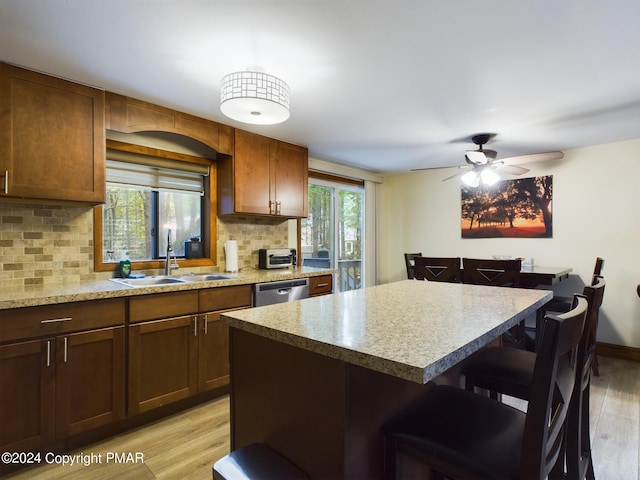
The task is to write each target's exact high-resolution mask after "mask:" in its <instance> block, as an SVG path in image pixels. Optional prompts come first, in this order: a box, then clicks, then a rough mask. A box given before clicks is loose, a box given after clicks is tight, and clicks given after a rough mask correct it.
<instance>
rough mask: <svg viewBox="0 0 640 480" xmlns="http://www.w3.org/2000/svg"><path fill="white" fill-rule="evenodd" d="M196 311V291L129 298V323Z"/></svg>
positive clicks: (177, 315) (189, 313)
mask: <svg viewBox="0 0 640 480" xmlns="http://www.w3.org/2000/svg"><path fill="white" fill-rule="evenodd" d="M193 313H198V292H197V291H189V292H171V293H158V294H152V295H141V296H139V297H132V298H131V299H130V300H129V321H130V322H131V323H135V322H142V321H145V320H155V319H158V318H168V317H179V316H181V315H191V314H193Z"/></svg>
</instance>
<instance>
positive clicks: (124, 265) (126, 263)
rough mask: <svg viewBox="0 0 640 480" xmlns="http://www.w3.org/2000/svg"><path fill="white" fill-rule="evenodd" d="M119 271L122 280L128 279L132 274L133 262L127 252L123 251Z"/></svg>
mask: <svg viewBox="0 0 640 480" xmlns="http://www.w3.org/2000/svg"><path fill="white" fill-rule="evenodd" d="M119 271H120V276H121V277H122V278H127V277H128V276H129V275H130V274H131V261H130V260H129V252H128V251H127V250H122V253H121V254H120V265H119Z"/></svg>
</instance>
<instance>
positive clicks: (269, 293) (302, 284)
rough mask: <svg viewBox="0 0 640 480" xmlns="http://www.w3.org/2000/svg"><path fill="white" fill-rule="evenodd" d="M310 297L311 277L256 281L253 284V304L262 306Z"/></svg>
mask: <svg viewBox="0 0 640 480" xmlns="http://www.w3.org/2000/svg"><path fill="white" fill-rule="evenodd" d="M308 297H309V279H308V278H298V279H295V280H281V281H278V282H264V283H256V284H255V285H254V286H253V306H254V307H262V306H264V305H273V304H274V303H284V302H293V301H294V300H300V299H302V298H308Z"/></svg>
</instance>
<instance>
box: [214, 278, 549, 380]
mask: <svg viewBox="0 0 640 480" xmlns="http://www.w3.org/2000/svg"><path fill="white" fill-rule="evenodd" d="M552 296H553V292H551V291H548V290H536V289H521V288H503V287H487V286H478V285H466V284H454V283H439V282H426V281H425V282H421V281H415V280H404V281H400V282H394V283H389V284H386V285H379V286H375V287H369V288H365V289H361V290H353V291H349V292H342V293H335V294H333V295H326V296H321V297H314V298H309V299H305V300H300V301H297V302H290V303H282V304H277V305H269V306H265V307H259V308H253V309H249V310H240V311H235V312H228V313H225V314H224V315H222V319H223V320H224V321H225V322H227V323H228V324H229V325H230V326H231V327H234V328H238V329H241V330H245V331H247V332H251V333H254V334H257V335H261V336H264V337H267V338H271V339H274V340H277V341H280V342H282V343H286V344H290V345H294V346H297V347H299V348H302V349H305V350H309V351H313V352H316V353H319V354H322V355H326V356H328V357H332V358H337V359H339V360H343V361H346V362H348V363H353V364H356V365H360V366H363V367H366V368H370V369H372V370H377V371H380V372H383V373H386V374H389V375H393V376H396V377H400V378H404V379H406V380H410V381H414V382H417V383H427V382H428V381H429V380H431V379H433V378H435V377H436V376H438V375H439V374H441V373H443V372H445V371H446V370H448V369H449V368H450V367H452V366H453V365H455V364H457V363H459V362H460V361H462V360H463V359H464V358H466V357H467V356H469V355H470V354H471V353H473V352H475V351H477V350H479V349H480V348H482V347H483V346H484V345H486V344H488V343H489V342H491V341H492V340H494V339H495V338H497V337H498V336H499V335H501V334H502V333H504V332H505V331H507V330H508V329H509V328H510V327H512V326H514V325H516V324H517V323H518V322H519V321H520V320H522V319H524V318H525V317H527V316H528V315H531V314H533V313H534V312H535V311H536V310H537V308H538V307H540V306H541V305H543V304H545V303H546V302H548V301H549V300H550V299H551V298H552Z"/></svg>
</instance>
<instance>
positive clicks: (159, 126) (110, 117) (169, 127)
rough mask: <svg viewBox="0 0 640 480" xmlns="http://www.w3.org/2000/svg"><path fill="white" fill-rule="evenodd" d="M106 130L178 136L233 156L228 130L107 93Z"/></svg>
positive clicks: (140, 101) (210, 122) (190, 116)
mask: <svg viewBox="0 0 640 480" xmlns="http://www.w3.org/2000/svg"><path fill="white" fill-rule="evenodd" d="M106 128H107V129H108V130H114V131H117V132H123V133H133V132H145V131H153V132H171V133H178V134H180V135H184V136H186V137H191V138H194V139H196V140H198V141H200V142H202V143H204V144H205V145H208V146H209V147H211V148H213V149H214V150H215V151H216V152H218V153H223V154H226V155H232V154H233V128H232V127H229V126H228V125H223V124H221V123H216V122H212V121H210V120H205V119H204V118H199V117H194V116H192V115H187V114H186V113H181V112H177V111H175V110H171V109H169V108H164V107H160V106H158V105H153V104H151V103H147V102H143V101H142V100H136V99H134V98H129V97H123V96H122V95H117V94H115V93H110V92H107V114H106Z"/></svg>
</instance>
